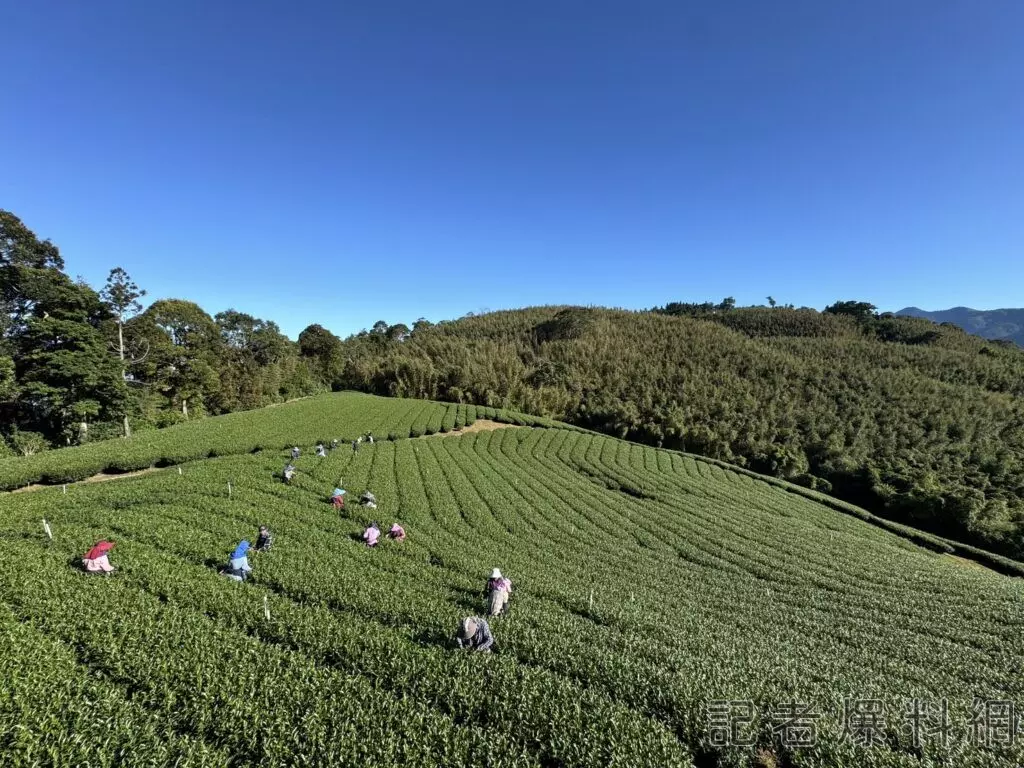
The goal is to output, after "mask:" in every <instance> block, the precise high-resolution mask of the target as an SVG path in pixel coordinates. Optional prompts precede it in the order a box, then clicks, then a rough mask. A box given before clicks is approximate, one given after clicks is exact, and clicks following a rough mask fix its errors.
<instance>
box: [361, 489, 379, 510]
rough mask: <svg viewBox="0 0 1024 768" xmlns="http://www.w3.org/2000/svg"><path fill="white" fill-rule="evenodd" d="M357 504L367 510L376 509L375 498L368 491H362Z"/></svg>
mask: <svg viewBox="0 0 1024 768" xmlns="http://www.w3.org/2000/svg"><path fill="white" fill-rule="evenodd" d="M359 503H360V504H362V505H363V506H364V507H366V508H367V509H376V508H377V497H376V496H374V495H373V494H372V493H370V492H369V491H363V495H362V496H360V497H359Z"/></svg>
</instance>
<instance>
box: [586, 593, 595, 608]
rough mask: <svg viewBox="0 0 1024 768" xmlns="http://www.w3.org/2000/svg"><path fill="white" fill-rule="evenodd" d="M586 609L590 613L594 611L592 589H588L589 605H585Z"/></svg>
mask: <svg viewBox="0 0 1024 768" xmlns="http://www.w3.org/2000/svg"><path fill="white" fill-rule="evenodd" d="M587 610H588V611H590V612H591V613H593V611H594V590H590V605H589V606H587Z"/></svg>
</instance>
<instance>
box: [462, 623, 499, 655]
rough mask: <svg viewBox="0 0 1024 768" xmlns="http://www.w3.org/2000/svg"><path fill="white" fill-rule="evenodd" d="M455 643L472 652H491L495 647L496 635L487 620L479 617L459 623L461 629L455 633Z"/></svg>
mask: <svg viewBox="0 0 1024 768" xmlns="http://www.w3.org/2000/svg"><path fill="white" fill-rule="evenodd" d="M455 642H457V643H458V644H459V648H468V649H469V650H471V651H490V650H491V647H492V646H493V645H494V635H492V634H491V628H490V626H489V625H488V624H487V620H486V619H481V618H480V617H479V616H473V617H471V618H466V619H463V620H462V621H460V622H459V629H458V631H457V632H456V633H455Z"/></svg>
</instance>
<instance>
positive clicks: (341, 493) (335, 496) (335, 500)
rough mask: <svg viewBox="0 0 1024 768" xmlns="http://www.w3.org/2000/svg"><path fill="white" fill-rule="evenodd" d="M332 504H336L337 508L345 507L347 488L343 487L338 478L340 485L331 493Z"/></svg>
mask: <svg viewBox="0 0 1024 768" xmlns="http://www.w3.org/2000/svg"><path fill="white" fill-rule="evenodd" d="M331 504H333V505H334V508H335V509H344V508H345V489H344V488H342V487H341V480H338V485H337V486H336V487H335V488H334V492H333V493H332V494H331Z"/></svg>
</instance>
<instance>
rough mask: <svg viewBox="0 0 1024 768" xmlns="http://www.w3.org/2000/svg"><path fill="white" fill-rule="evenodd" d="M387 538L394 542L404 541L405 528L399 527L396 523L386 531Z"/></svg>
mask: <svg viewBox="0 0 1024 768" xmlns="http://www.w3.org/2000/svg"><path fill="white" fill-rule="evenodd" d="M388 536H390V537H391V538H392V539H394V540H395V541H405V528H403V527H402V526H400V525H399V524H398V523H395V524H394V525H392V526H391V530H390V531H388Z"/></svg>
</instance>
